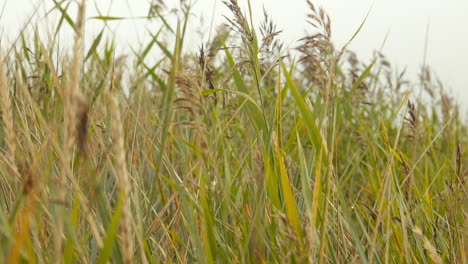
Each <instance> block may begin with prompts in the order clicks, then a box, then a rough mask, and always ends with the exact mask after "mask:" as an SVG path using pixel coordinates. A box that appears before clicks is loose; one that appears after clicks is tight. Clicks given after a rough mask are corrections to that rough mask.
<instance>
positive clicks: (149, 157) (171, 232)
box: [0, 0, 468, 263]
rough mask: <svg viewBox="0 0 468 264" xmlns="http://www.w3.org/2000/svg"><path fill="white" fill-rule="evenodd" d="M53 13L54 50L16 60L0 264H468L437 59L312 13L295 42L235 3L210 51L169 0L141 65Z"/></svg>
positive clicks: (4, 160)
mask: <svg viewBox="0 0 468 264" xmlns="http://www.w3.org/2000/svg"><path fill="white" fill-rule="evenodd" d="M54 2H55V9H54V10H53V12H58V13H59V14H60V16H61V17H62V19H61V20H59V24H58V25H57V28H56V30H55V35H54V36H53V38H52V41H51V42H50V43H46V42H44V40H43V39H42V38H41V37H40V34H35V35H34V37H33V38H30V39H28V38H27V37H26V36H25V35H22V36H21V38H20V39H21V42H19V43H16V44H15V45H14V46H13V48H12V49H11V52H7V51H6V47H1V48H0V49H1V52H0V54H2V57H1V60H2V64H1V65H0V96H1V99H0V102H1V117H2V118H1V128H2V129H1V132H0V133H1V138H2V140H1V159H0V160H1V161H0V173H1V181H0V184H1V196H2V199H1V200H0V208H1V210H0V252H1V254H0V259H1V262H5V263H51V262H56V263H109V262H110V263H466V259H467V255H466V253H467V250H468V246H467V242H466V237H467V229H466V220H465V219H466V218H467V212H466V202H467V188H466V186H467V184H466V180H467V170H466V168H467V154H466V153H467V152H466V148H467V147H468V129H467V128H468V127H467V125H466V123H465V122H463V121H462V120H461V118H460V114H459V111H460V110H459V106H458V105H456V104H454V103H453V99H452V98H451V97H450V96H449V95H448V94H447V92H446V91H445V90H444V88H443V86H442V84H441V83H440V82H438V81H437V80H436V79H434V77H433V74H432V73H431V71H430V70H429V69H428V68H427V67H424V68H423V69H422V70H421V74H420V76H419V77H420V78H419V82H417V83H411V82H409V81H408V80H407V77H406V76H405V74H404V72H403V73H400V72H396V73H395V72H394V71H393V67H392V66H391V64H390V63H389V62H388V61H387V60H386V58H385V57H384V56H383V55H382V54H380V53H378V52H377V53H376V55H375V58H374V59H373V60H372V61H371V62H370V63H365V62H362V61H360V60H359V59H358V57H357V55H356V54H354V53H352V52H351V51H348V50H347V49H346V47H344V48H337V47H335V46H334V44H333V43H332V41H331V34H332V26H331V19H330V18H329V17H328V15H327V14H326V12H325V11H324V10H323V9H321V8H319V7H317V6H315V5H314V4H313V3H312V2H310V1H308V6H309V15H308V18H307V19H308V21H307V22H310V24H311V28H310V30H311V32H312V33H311V34H310V35H307V36H305V37H304V38H303V39H301V40H299V44H298V45H297V47H296V48H294V49H293V50H289V49H287V48H285V47H284V46H283V45H282V43H281V40H280V39H279V37H278V36H279V35H280V34H281V31H279V30H277V29H276V26H275V24H274V22H273V21H272V20H271V18H270V17H269V16H268V14H267V12H265V17H264V22H263V23H262V24H261V26H260V28H257V27H256V26H255V25H253V23H252V20H253V19H252V11H251V7H250V3H249V2H248V1H247V3H248V9H247V11H248V12H247V13H244V12H243V11H242V9H241V8H240V7H239V3H238V2H237V1H236V0H229V1H226V2H225V3H224V4H225V5H226V6H227V7H228V8H229V9H230V10H231V12H232V14H231V15H230V16H228V17H227V20H226V25H225V26H220V27H219V28H218V29H217V31H216V34H215V36H214V37H213V39H212V40H211V42H209V43H201V42H200V47H201V48H200V50H199V51H197V52H191V51H189V50H187V49H186V48H185V47H184V43H185V42H186V41H187V40H186V39H185V36H186V34H187V30H188V29H187V28H188V27H187V25H188V23H189V19H190V17H191V6H190V5H189V4H188V3H187V2H186V1H181V4H180V10H179V12H178V13H177V14H179V16H178V20H177V24H172V23H171V22H170V21H172V20H171V19H169V18H168V16H169V15H170V14H172V13H171V12H170V11H169V10H167V9H165V6H164V4H163V2H161V1H158V4H154V5H153V6H152V10H151V11H150V12H149V14H150V16H151V19H156V21H158V23H159V25H160V28H158V29H157V30H156V33H155V32H149V34H148V35H150V36H151V39H149V40H148V41H149V42H148V43H147V44H146V45H144V46H142V47H137V48H135V50H134V53H133V54H131V55H128V54H127V56H120V55H122V54H116V51H115V49H116V46H118V45H119V43H114V42H112V41H107V42H106V41H105V40H104V39H105V38H103V33H104V32H105V30H103V31H101V33H100V34H98V35H97V36H95V39H94V41H93V42H92V45H91V46H90V48H89V50H84V49H83V44H82V41H83V31H84V28H85V24H86V23H85V21H86V19H85V14H86V12H85V9H86V5H85V2H82V3H80V4H79V5H78V6H79V8H78V9H79V12H78V16H77V18H76V19H74V16H73V15H72V14H69V11H68V10H69V9H68V8H69V7H70V5H74V3H71V2H70V3H68V2H63V1H62V2H56V1H54ZM88 5H89V4H88ZM95 19H99V20H103V22H108V21H109V20H115V19H118V18H115V17H111V16H100V17H96V18H95ZM63 23H65V24H69V25H70V26H72V27H73V28H74V29H75V34H76V37H75V41H74V48H73V50H72V51H71V52H70V53H68V56H63V55H62V56H60V55H59V54H60V53H59V51H58V49H57V48H56V47H57V45H56V44H57V43H56V42H55V40H56V37H57V35H58V34H59V32H60V31H61V27H62V24H63ZM359 30H360V29H358V31H357V32H356V34H357V35H355V36H354V37H359V34H358V33H359ZM37 31H38V32H40V31H41V28H37ZM354 37H353V38H354ZM164 39H166V40H167V39H172V40H174V41H173V42H171V43H170V44H163V43H165V41H164ZM152 51H157V53H159V54H161V55H160V56H161V57H160V59H159V60H156V61H154V60H151V59H150V58H149V56H148V54H150V53H151V52H152ZM53 58H58V59H57V60H55V59H53ZM296 58H297V59H296ZM419 91H421V92H422V93H423V94H422V95H420V94H419ZM420 98H424V100H420Z"/></svg>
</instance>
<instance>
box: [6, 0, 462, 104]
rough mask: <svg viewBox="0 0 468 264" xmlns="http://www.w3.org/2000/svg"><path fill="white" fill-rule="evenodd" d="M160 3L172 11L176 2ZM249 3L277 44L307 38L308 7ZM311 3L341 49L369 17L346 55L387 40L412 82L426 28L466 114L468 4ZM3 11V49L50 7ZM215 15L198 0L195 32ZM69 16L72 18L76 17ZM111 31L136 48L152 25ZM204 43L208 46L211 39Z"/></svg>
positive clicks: (432, 55)
mask: <svg viewBox="0 0 468 264" xmlns="http://www.w3.org/2000/svg"><path fill="white" fill-rule="evenodd" d="M5 1H6V2H5ZM92 2H94V1H88V3H89V4H88V16H94V15H96V9H95V4H93V3H92ZM97 2H98V5H97V6H98V7H99V8H100V9H101V11H102V12H104V14H109V15H112V16H125V17H131V16H145V15H147V11H148V6H149V2H150V0H113V1H112V0H98V1H97ZM165 2H166V3H172V4H176V3H178V2H179V1H178V0H166V1H165ZM238 2H239V3H240V4H241V6H243V7H244V8H245V6H246V5H245V4H246V2H247V0H238ZM251 2H252V5H253V12H254V17H258V18H259V20H261V19H262V18H263V7H264V8H265V9H266V10H267V12H268V13H269V14H270V15H271V17H272V19H273V20H274V21H275V22H276V24H277V26H278V28H279V29H281V30H283V33H282V36H281V37H282V39H283V40H284V41H285V44H287V45H290V47H295V46H296V45H297V43H296V40H297V39H299V38H301V37H302V36H304V32H306V31H307V29H308V25H307V23H305V16H306V13H307V12H308V10H307V5H306V2H305V0H288V1H283V0H251ZM313 2H314V3H315V4H316V5H317V6H323V7H324V8H325V10H326V11H327V12H328V13H329V15H330V17H331V20H332V31H333V33H332V34H333V39H334V41H335V43H336V44H337V45H338V46H341V45H343V44H344V43H345V42H346V41H347V40H348V39H349V38H350V37H351V36H352V35H353V33H354V31H355V30H356V29H357V28H358V27H359V25H360V23H361V21H362V20H363V19H364V17H365V16H366V14H367V12H368V11H369V9H371V11H370V15H369V18H368V20H367V22H366V24H365V26H364V28H363V30H362V31H361V33H360V34H359V35H358V37H357V38H356V39H355V40H354V41H353V43H352V44H351V46H350V49H352V50H353V51H355V52H357V54H358V56H359V57H360V58H362V59H369V58H370V56H371V55H372V52H373V51H374V50H376V49H379V48H380V46H381V45H382V42H383V41H384V39H385V36H386V34H387V32H389V37H388V39H387V41H386V44H385V47H384V50H383V52H384V54H385V55H386V56H387V57H388V58H389V59H390V61H391V63H392V64H393V65H398V68H399V69H400V70H402V69H403V68H404V67H406V66H407V67H408V73H409V74H411V75H412V76H411V77H414V79H415V78H416V74H417V72H418V71H419V68H420V66H421V65H422V62H423V55H424V43H425V34H426V27H427V25H428V24H429V38H428V50H427V60H426V61H427V64H429V65H430V66H431V67H432V68H433V69H434V70H435V71H436V72H437V74H438V76H439V77H440V79H441V80H442V81H443V83H444V84H445V85H446V87H447V88H449V89H451V91H452V94H453V95H455V96H456V97H457V99H458V101H459V102H460V103H461V104H462V105H463V108H464V109H468V107H467V105H468V15H467V12H468V0H449V1H440V0H392V1H390V0H375V1H373V0H353V1H349V0H321V1H319V0H317V1H313ZM4 5H5V10H4V13H3V16H2V17H1V18H0V32H1V31H2V30H3V31H4V33H3V39H4V40H3V41H2V45H5V43H8V41H10V42H11V41H12V40H13V39H14V38H15V37H16V34H17V33H18V32H19V28H21V25H22V24H23V23H24V22H25V21H26V19H27V18H28V15H30V14H31V13H32V12H33V10H34V9H35V8H36V7H37V6H39V7H40V10H41V11H42V12H43V11H44V10H45V9H46V8H44V6H46V7H51V6H53V1H52V0H0V11H1V8H3V7H4ZM213 10H214V11H215V12H214V21H215V25H217V24H219V23H222V22H224V18H223V15H230V14H229V11H228V10H226V8H225V7H224V5H223V4H222V1H221V0H198V1H197V3H196V5H195V12H194V13H195V15H196V16H197V17H193V20H192V21H193V25H199V21H200V19H201V18H203V20H204V25H205V27H204V28H203V29H204V31H206V33H208V31H209V24H210V23H209V22H210V20H211V18H212V12H213ZM71 14H73V15H75V12H72V13H71ZM42 20H43V19H42ZM49 24H50V23H49ZM112 24H113V25H115V26H116V28H117V29H118V30H116V35H115V37H116V38H117V40H120V42H117V43H130V44H136V43H138V41H144V40H145V35H146V32H147V30H148V29H151V25H149V24H145V23H143V22H142V21H141V20H125V21H118V22H113V23H112ZM52 26H53V25H52ZM52 26H51V27H52ZM101 28H102V23H101V22H98V21H88V22H87V33H88V34H89V35H90V37H89V39H91V37H92V35H93V34H94V35H96V34H97V33H96V32H99V31H100V29H101ZM309 29H310V28H309ZM154 31H155V30H153V32H154ZM204 37H205V41H206V40H207V39H206V38H207V37H208V34H205V35H204ZM5 39H6V40H7V41H6V42H5ZM191 44H192V45H193V47H197V46H199V45H200V44H201V40H199V39H195V38H194V40H193V41H192V42H191ZM3 48H5V47H3ZM465 111H466V110H465Z"/></svg>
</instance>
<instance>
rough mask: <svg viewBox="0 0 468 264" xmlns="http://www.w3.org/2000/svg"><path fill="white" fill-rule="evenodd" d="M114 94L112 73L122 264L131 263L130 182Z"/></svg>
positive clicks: (114, 144) (112, 85)
mask: <svg viewBox="0 0 468 264" xmlns="http://www.w3.org/2000/svg"><path fill="white" fill-rule="evenodd" d="M113 71H114V69H113ZM115 92H116V91H115V90H114V72H113V73H112V81H111V91H110V98H109V109H110V111H111V115H112V118H113V122H112V127H111V130H112V135H113V139H114V142H113V148H114V149H113V150H114V155H115V160H116V173H117V175H118V176H117V179H116V180H117V184H118V187H119V189H120V192H121V193H123V195H124V205H123V210H122V216H121V236H122V252H123V259H124V263H133V236H132V228H131V223H132V219H131V215H132V212H131V200H130V193H131V182H130V177H129V172H128V170H127V162H126V159H125V146H124V132H123V128H122V119H121V116H120V110H119V101H118V99H117V95H116V93H115Z"/></svg>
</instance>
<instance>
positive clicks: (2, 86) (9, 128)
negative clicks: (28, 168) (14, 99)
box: [0, 52, 19, 175]
mask: <svg viewBox="0 0 468 264" xmlns="http://www.w3.org/2000/svg"><path fill="white" fill-rule="evenodd" d="M1 57H2V54H1V52H0V58H1ZM0 104H1V111H2V118H3V124H4V129H3V131H4V133H5V143H6V145H7V148H8V154H7V159H8V162H9V163H10V166H11V170H12V172H13V174H15V175H19V174H18V168H17V166H16V161H15V152H16V137H15V128H14V125H13V112H12V108H11V101H10V86H9V85H8V81H7V77H6V74H5V72H4V69H3V63H0Z"/></svg>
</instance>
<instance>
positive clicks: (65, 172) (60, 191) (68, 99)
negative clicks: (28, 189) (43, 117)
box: [55, 0, 87, 263]
mask: <svg viewBox="0 0 468 264" xmlns="http://www.w3.org/2000/svg"><path fill="white" fill-rule="evenodd" d="M85 10H86V1H84V0H83V2H82V3H81V4H80V5H79V9H78V21H77V23H76V28H75V33H76V35H75V45H74V47H73V59H72V62H71V68H70V79H69V82H68V85H67V87H66V88H65V90H64V98H63V100H64V123H63V129H64V131H63V148H64V149H63V154H62V171H61V174H60V175H59V177H58V182H57V189H56V192H57V200H58V201H59V202H60V203H63V202H65V193H66V178H67V176H69V177H73V175H72V171H71V167H70V161H71V157H72V152H73V147H74V145H75V142H76V134H75V132H76V130H77V124H78V120H79V123H80V125H83V123H84V121H86V122H87V118H83V115H85V116H86V115H87V104H86V101H85V98H84V96H83V94H82V93H81V92H80V90H79V81H80V71H81V65H82V48H83V43H82V41H83V32H84V23H85ZM85 130H86V129H79V134H83V133H84V132H83V131H85ZM79 138H80V139H81V138H83V136H81V135H80V136H79ZM59 218H60V217H59ZM56 224H57V228H56V232H55V236H56V237H55V253H56V256H55V257H56V261H57V263H59V262H61V261H62V257H61V256H62V245H63V221H62V220H61V219H57V223H56Z"/></svg>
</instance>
